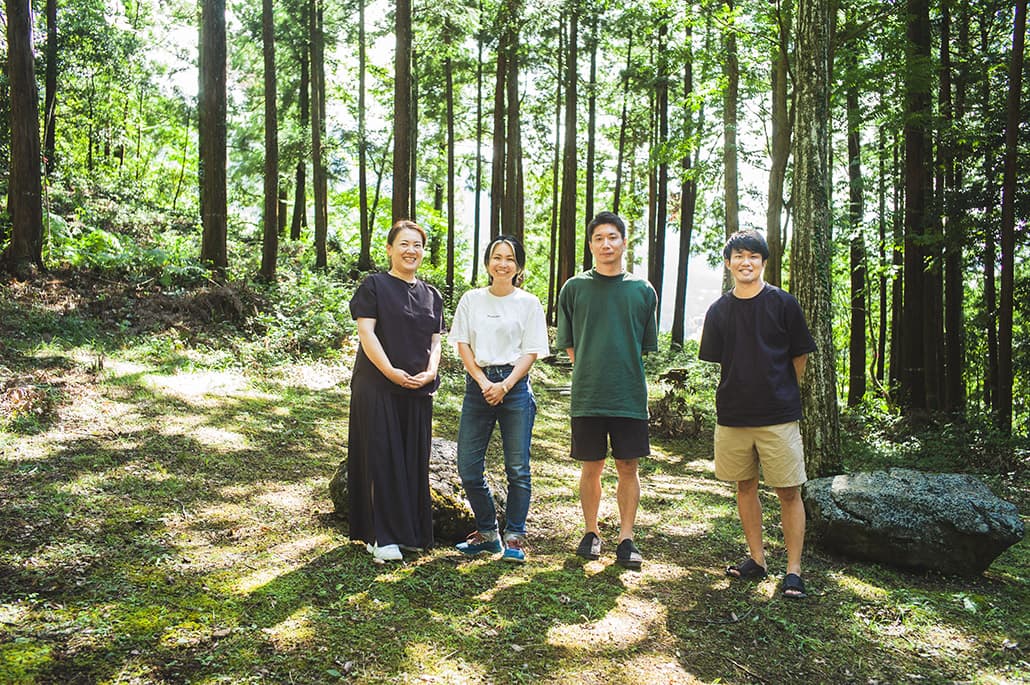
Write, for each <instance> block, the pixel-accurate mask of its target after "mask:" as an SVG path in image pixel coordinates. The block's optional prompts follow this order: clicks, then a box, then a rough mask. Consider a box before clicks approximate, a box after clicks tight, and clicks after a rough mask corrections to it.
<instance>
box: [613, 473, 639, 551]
mask: <svg viewBox="0 0 1030 685" xmlns="http://www.w3.org/2000/svg"><path fill="white" fill-rule="evenodd" d="M639 462H640V460H639V459H616V460H615V468H616V470H617V471H618V473H619V485H618V489H617V490H616V500H617V501H618V503H619V542H622V541H623V540H626V539H627V538H628V539H631V540H632V539H633V524H634V523H635V522H636V519H637V507H638V506H639V505H640V476H639V474H638V472H637V466H638V464H639Z"/></svg>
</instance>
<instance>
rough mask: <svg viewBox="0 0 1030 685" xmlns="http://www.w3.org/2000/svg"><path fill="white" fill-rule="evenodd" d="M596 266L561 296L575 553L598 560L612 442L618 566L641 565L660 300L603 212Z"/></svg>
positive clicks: (614, 218) (594, 238)
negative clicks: (630, 265)
mask: <svg viewBox="0 0 1030 685" xmlns="http://www.w3.org/2000/svg"><path fill="white" fill-rule="evenodd" d="M587 242H588V245H589V247H590V253H591V254H592V255H593V257H594V268H593V269H590V270H589V271H585V272H583V273H581V274H579V275H577V276H574V277H572V278H570V279H569V280H568V281H566V282H565V285H564V286H562V289H561V292H560V293H559V294H558V335H557V339H556V341H555V344H556V345H557V346H558V347H559V348H561V347H564V348H565V350H566V352H568V354H569V359H571V360H572V363H573V369H572V402H571V408H570V412H569V414H570V416H571V417H572V448H571V452H572V457H573V458H574V459H577V460H579V461H580V462H581V471H580V478H579V501H580V505H581V506H582V508H583V519H584V523H585V528H586V532H585V534H584V535H583V539H582V540H581V541H580V543H579V546H578V547H577V549H576V554H578V555H579V556H581V557H584V558H586V559H597V558H598V557H599V556H600V554H601V536H600V530H599V528H598V526H597V512H598V509H599V507H600V504H601V474H602V472H603V471H604V464H605V458H606V457H607V455H608V443H609V440H610V442H611V448H612V457H614V459H615V467H616V473H617V474H618V479H619V481H618V487H617V489H616V501H617V502H618V505H619V525H620V530H619V544H618V547H617V548H616V550H615V562H616V563H617V564H619V565H620V566H623V567H626V568H640V564H641V561H642V557H641V554H640V550H638V549H637V547H636V545H634V544H633V524H634V521H635V520H636V516H637V506H638V504H639V503H640V479H639V477H638V475H637V465H638V463H639V461H640V458H641V457H646V456H647V455H649V454H650V453H651V445H650V441H649V439H648V432H647V383H646V381H645V379H644V361H643V359H642V355H643V353H644V352H653V351H656V350H657V349H658V324H657V321H656V319H655V311H656V308H657V304H658V296H657V295H656V294H655V291H654V288H652V287H651V284H650V283H648V282H647V281H646V280H644V279H642V278H639V277H637V276H634V275H633V274H631V273H627V272H626V270H625V267H624V266H623V263H622V257H623V254H624V253H625V251H626V224H625V223H624V222H623V221H622V219H621V218H619V216H618V215H616V214H614V213H612V212H601V213H600V214H598V215H597V216H596V217H594V219H593V221H591V222H590V225H589V226H588V227H587Z"/></svg>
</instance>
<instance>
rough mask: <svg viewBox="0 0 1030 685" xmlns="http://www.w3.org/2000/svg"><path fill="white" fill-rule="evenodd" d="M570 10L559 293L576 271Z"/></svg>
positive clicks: (574, 37)
mask: <svg viewBox="0 0 1030 685" xmlns="http://www.w3.org/2000/svg"><path fill="white" fill-rule="evenodd" d="M570 5H571V6H570V7H569V17H568V26H569V38H568V52H567V53H566V55H567V56H566V63H565V68H566V76H565V142H564V158H563V162H562V189H561V206H560V208H559V212H558V232H559V238H558V282H557V284H556V285H557V287H558V288H559V289H560V288H561V286H562V284H564V283H565V281H567V280H569V278H571V277H572V275H573V272H574V270H575V268H576V263H577V260H576V238H577V236H578V234H579V227H578V226H577V223H576V181H577V164H576V106H577V105H576V94H577V92H578V87H577V81H578V69H579V59H578V57H577V44H578V42H579V9H578V8H577V6H576V4H575V3H570Z"/></svg>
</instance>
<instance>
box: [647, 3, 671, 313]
mask: <svg viewBox="0 0 1030 685" xmlns="http://www.w3.org/2000/svg"><path fill="white" fill-rule="evenodd" d="M658 22H659V27H658V83H657V85H656V89H657V91H658V93H657V94H658V97H657V107H658V158H657V160H656V161H657V163H658V169H657V171H658V176H657V179H656V180H657V187H656V189H655V190H656V196H655V227H654V244H653V245H652V251H651V254H650V255H649V256H648V266H649V269H648V270H649V271H650V274H649V276H650V278H649V279H648V280H650V281H651V285H652V286H654V289H655V292H656V293H657V294H658V307H657V312H656V318H657V320H658V323H659V325H661V319H662V299H663V298H662V291H663V290H664V288H663V286H664V284H665V237H666V229H667V225H668V223H669V155H668V152H667V151H666V148H667V146H668V141H669V74H668V62H667V61H666V55H667V53H668V43H669V17H668V15H667V14H662V15H661V16H660V17H659V19H658Z"/></svg>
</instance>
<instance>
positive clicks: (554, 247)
mask: <svg viewBox="0 0 1030 685" xmlns="http://www.w3.org/2000/svg"><path fill="white" fill-rule="evenodd" d="M564 65H565V15H564V13H563V14H562V15H561V18H560V19H559V20H558V64H557V68H556V69H555V70H554V73H555V79H554V81H555V96H554V158H553V159H552V160H551V173H552V176H551V240H550V246H551V247H550V253H549V256H548V260H547V272H548V273H547V323H548V324H549V325H552V326H553V325H556V324H557V315H556V312H555V306H556V303H557V302H556V301H557V299H558V288H557V287H556V286H557V284H556V283H555V279H556V278H557V271H558V260H557V258H556V257H557V251H558V179H559V174H560V173H561V115H562V109H561V107H562V69H563V67H564Z"/></svg>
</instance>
